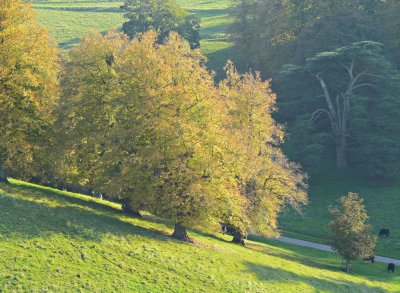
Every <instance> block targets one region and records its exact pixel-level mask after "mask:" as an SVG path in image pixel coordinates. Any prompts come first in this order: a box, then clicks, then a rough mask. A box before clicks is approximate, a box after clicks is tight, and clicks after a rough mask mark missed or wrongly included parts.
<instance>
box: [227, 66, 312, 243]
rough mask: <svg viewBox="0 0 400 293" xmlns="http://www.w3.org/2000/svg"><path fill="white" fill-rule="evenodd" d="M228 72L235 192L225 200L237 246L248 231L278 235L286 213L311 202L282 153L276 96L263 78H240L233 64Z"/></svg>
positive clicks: (299, 172)
mask: <svg viewBox="0 0 400 293" xmlns="http://www.w3.org/2000/svg"><path fill="white" fill-rule="evenodd" d="M226 72H227V78H226V79H225V80H223V81H222V82H221V83H220V84H219V91H220V95H221V98H222V100H223V101H224V102H225V103H226V110H227V112H226V117H225V119H224V121H223V125H224V127H225V131H226V133H225V134H224V140H225V147H227V146H229V147H228V148H227V149H226V150H225V152H224V154H225V159H224V166H223V169H225V174H226V175H227V176H228V177H229V182H232V183H231V184H234V186H235V188H234V189H233V188H231V191H230V192H231V196H229V197H226V198H225V200H227V202H226V204H225V205H223V206H224V207H225V209H224V213H223V222H224V223H225V224H228V225H229V226H231V227H233V230H234V233H233V234H234V235H233V236H234V239H233V241H234V242H236V243H240V244H244V236H245V234H246V232H251V233H253V234H260V235H264V236H267V237H273V236H277V235H278V232H277V231H278V220H277V218H278V215H279V213H280V211H281V210H282V208H283V207H284V206H285V205H291V206H292V207H294V208H298V207H299V206H300V205H302V204H306V203H307V193H306V191H307V182H306V176H305V174H304V173H303V172H302V170H301V169H300V167H299V166H298V165H297V164H295V163H292V162H290V161H289V160H288V159H287V158H286V156H285V155H284V154H283V153H282V151H281V149H280V145H281V143H282V142H283V139H284V131H283V128H282V126H281V125H279V124H277V123H276V122H275V120H274V119H273V117H272V113H273V112H274V111H275V110H276V109H275V103H276V95H275V94H274V93H273V92H272V91H271V89H270V84H269V82H268V81H265V82H263V81H262V80H261V78H260V75H259V74H251V73H246V74H243V75H242V74H239V73H238V72H237V70H236V69H235V68H234V67H233V65H232V64H231V63H228V64H227V66H226ZM228 149H229V150H228ZM232 203H236V204H232ZM238 203H239V204H238ZM238 207H240V208H238Z"/></svg>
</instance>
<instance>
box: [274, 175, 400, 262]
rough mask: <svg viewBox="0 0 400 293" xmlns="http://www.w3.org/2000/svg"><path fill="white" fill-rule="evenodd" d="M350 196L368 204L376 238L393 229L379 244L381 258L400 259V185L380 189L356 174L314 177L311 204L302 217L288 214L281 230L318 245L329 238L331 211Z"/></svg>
mask: <svg viewBox="0 0 400 293" xmlns="http://www.w3.org/2000/svg"><path fill="white" fill-rule="evenodd" d="M348 192H357V193H358V194H359V195H360V196H362V197H363V198H364V200H365V205H366V208H367V210H368V214H369V216H370V219H369V223H370V224H371V225H373V226H374V231H375V233H376V235H378V233H379V229H380V228H382V227H386V228H389V229H390V233H391V235H390V238H388V239H380V240H379V241H378V245H377V249H376V252H377V254H379V255H384V256H389V257H394V258H400V213H399V208H400V182H397V183H395V184H393V185H389V186H379V185H377V184H375V183H374V182H371V181H370V180H368V179H367V178H364V177H363V176H361V175H360V174H359V173H357V172H354V171H345V172H344V171H340V172H339V171H336V170H329V171H324V172H321V173H319V174H315V175H311V178H310V193H309V199H310V204H309V205H308V206H307V207H305V208H304V210H303V213H302V214H301V215H300V214H298V213H295V212H293V211H288V212H287V213H286V214H285V215H283V216H282V217H281V228H282V229H283V230H284V231H285V232H284V233H285V234H286V235H287V236H294V237H297V238H302V239H306V240H311V241H317V242H326V240H327V238H328V237H329V232H330V229H329V226H328V223H329V220H330V219H329V214H328V209H329V207H332V206H335V205H336V204H337V200H338V199H339V198H340V197H341V196H342V195H347V193H348Z"/></svg>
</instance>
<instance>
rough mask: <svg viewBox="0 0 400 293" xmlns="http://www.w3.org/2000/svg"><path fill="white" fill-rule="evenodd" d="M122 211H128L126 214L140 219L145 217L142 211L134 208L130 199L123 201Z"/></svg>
mask: <svg viewBox="0 0 400 293" xmlns="http://www.w3.org/2000/svg"><path fill="white" fill-rule="evenodd" d="M122 211H123V212H124V213H126V214H128V215H130V216H132V217H135V218H139V219H141V218H143V217H142V215H141V214H140V212H138V211H136V210H134V209H133V208H132V205H131V204H130V202H129V200H125V201H124V202H123V204H122Z"/></svg>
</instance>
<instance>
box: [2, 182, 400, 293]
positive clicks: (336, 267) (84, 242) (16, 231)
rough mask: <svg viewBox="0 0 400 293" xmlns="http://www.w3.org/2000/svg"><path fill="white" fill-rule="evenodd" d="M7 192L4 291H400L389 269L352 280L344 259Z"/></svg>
mask: <svg viewBox="0 0 400 293" xmlns="http://www.w3.org/2000/svg"><path fill="white" fill-rule="evenodd" d="M11 183H12V184H11V185H4V184H1V185H0V263H1V264H2V265H1V266H0V291H2V292H133V291H135V292H399V291H400V276H399V275H398V274H389V273H387V272H386V266H385V265H384V264H380V263H376V264H371V263H362V262H357V263H355V265H354V273H352V274H348V273H344V272H342V271H341V270H340V269H341V265H340V262H341V260H340V258H339V257H338V256H337V255H336V254H332V253H327V252H322V251H317V250H314V249H309V248H300V247H296V246H292V245H288V244H282V243H279V242H276V241H271V240H265V239H253V241H248V246H247V247H241V246H238V245H235V244H232V243H230V242H229V240H230V239H229V236H223V235H221V234H220V233H211V234H209V233H202V232H201V231H192V230H191V231H190V236H191V237H193V238H194V239H195V244H186V243H182V242H179V241H175V240H173V239H171V238H170V237H169V236H168V235H169V234H170V233H171V232H172V225H171V224H169V223H166V222H163V221H161V220H159V219H156V218H153V217H150V216H149V215H147V216H145V218H144V219H142V220H138V219H133V218H130V217H128V216H125V215H124V214H122V213H121V211H120V206H119V205H117V204H114V203H110V202H107V201H102V200H99V199H94V198H91V197H87V196H83V195H79V194H73V193H68V192H62V191H58V190H54V189H50V188H45V187H40V186H37V185H33V184H28V183H25V182H21V181H16V180H12V181H11Z"/></svg>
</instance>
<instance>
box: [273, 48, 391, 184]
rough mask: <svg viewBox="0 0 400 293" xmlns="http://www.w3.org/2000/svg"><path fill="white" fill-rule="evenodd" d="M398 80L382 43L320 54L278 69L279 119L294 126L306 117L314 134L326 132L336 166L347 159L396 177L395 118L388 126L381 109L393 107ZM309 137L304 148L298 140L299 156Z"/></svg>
mask: <svg viewBox="0 0 400 293" xmlns="http://www.w3.org/2000/svg"><path fill="white" fill-rule="evenodd" d="M397 79H398V73H397V71H396V70H394V68H393V66H392V65H391V64H390V62H389V61H388V60H387V59H386V58H385V56H384V55H383V50H382V44H380V43H375V42H371V41H365V42H359V43H354V44H352V45H349V46H346V47H342V48H338V49H336V50H334V51H331V52H321V53H318V54H316V55H315V56H314V57H312V58H309V59H307V61H306V64H305V65H304V66H295V65H287V66H285V67H284V69H283V70H282V71H281V74H280V76H279V78H278V80H277V83H276V86H277V89H278V93H279V94H280V95H281V103H280V105H281V109H282V113H287V114H285V115H287V116H284V117H282V120H283V119H284V120H286V121H290V122H291V123H292V124H291V125H292V126H293V128H292V129H293V130H295V129H296V127H299V126H302V127H304V126H305V125H304V122H305V120H304V119H306V120H307V119H308V121H309V122H312V123H314V129H315V130H314V133H316V132H320V133H326V134H328V135H329V134H330V135H331V136H332V142H333V144H334V146H335V149H336V165H337V167H338V168H344V167H347V165H348V162H350V164H352V165H353V166H355V167H360V168H362V169H364V170H365V171H367V173H368V174H369V175H371V176H375V177H380V179H383V178H385V177H392V176H396V175H397V174H398V173H397V170H398V169H399V166H397V165H396V166H395V165H393V164H394V162H395V161H396V160H395V158H396V157H397V156H398V153H397V149H398V148H397V147H395V145H397V136H393V134H394V133H397V132H398V129H397V127H395V125H398V123H397V122H395V120H396V118H395V117H397V116H394V117H392V118H391V121H392V122H393V123H394V124H392V122H389V121H387V119H386V117H387V116H386V115H383V113H382V112H380V110H379V109H381V107H385V105H386V106H388V107H391V108H392V109H393V110H392V111H397V110H396V109H398V107H397V99H396V95H397V94H398V90H397V89H396V87H395V86H394V84H396V83H397V82H396V80H397ZM389 105H391V106H389ZM296 117H298V118H304V119H297V120H295V119H296ZM289 119H290V120H289ZM302 123H303V124H302ZM378 125H379V126H378ZM378 129H379V130H378ZM308 138H309V141H311V140H314V141H315V140H317V139H316V138H313V136H312V135H308ZM326 138H328V136H326ZM309 141H304V142H303V143H305V145H303V146H301V144H302V143H301V141H297V142H298V143H300V145H299V149H298V150H297V151H298V154H301V149H303V148H305V149H307V146H308V145H310V143H309ZM325 141H326V143H328V144H329V143H330V142H329V140H325ZM348 154H351V155H352V157H351V158H350V159H348V158H347V156H348ZM361 154H363V155H361ZM367 154H368V155H367ZM378 161H379V162H380V163H377V162H378Z"/></svg>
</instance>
